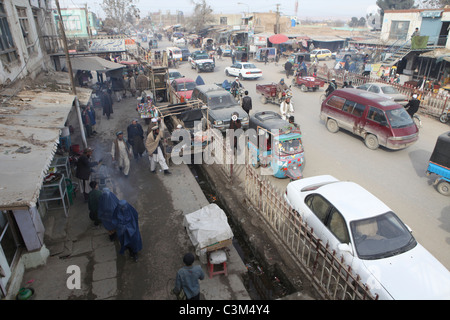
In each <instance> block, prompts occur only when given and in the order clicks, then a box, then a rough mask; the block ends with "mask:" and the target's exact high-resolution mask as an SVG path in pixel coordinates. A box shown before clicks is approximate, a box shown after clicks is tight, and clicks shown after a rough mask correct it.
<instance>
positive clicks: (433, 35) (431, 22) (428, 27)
mask: <svg viewBox="0 0 450 320" xmlns="http://www.w3.org/2000/svg"><path fill="white" fill-rule="evenodd" d="M441 28H442V21H441V19H438V18H425V17H423V18H422V25H421V27H420V35H421V36H428V43H432V44H433V45H437V43H438V41H439V33H440V32H441Z"/></svg>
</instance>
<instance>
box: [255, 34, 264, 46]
mask: <svg viewBox="0 0 450 320" xmlns="http://www.w3.org/2000/svg"><path fill="white" fill-rule="evenodd" d="M253 44H254V45H256V46H267V37H262V36H253Z"/></svg>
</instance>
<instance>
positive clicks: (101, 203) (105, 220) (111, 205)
mask: <svg viewBox="0 0 450 320" xmlns="http://www.w3.org/2000/svg"><path fill="white" fill-rule="evenodd" d="M102 191H103V192H102V195H101V196H100V198H99V200H98V218H99V219H100V220H101V221H102V224H103V226H104V227H105V229H106V230H108V233H109V239H110V240H111V241H113V240H114V239H115V237H116V225H115V223H114V222H113V214H114V210H115V209H116V207H117V205H118V204H119V199H117V197H116V195H115V194H114V193H112V192H111V190H110V189H109V188H103V190H102Z"/></svg>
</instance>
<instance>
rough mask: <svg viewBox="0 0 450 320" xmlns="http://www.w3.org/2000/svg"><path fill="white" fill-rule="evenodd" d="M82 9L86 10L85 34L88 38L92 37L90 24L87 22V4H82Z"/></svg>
mask: <svg viewBox="0 0 450 320" xmlns="http://www.w3.org/2000/svg"><path fill="white" fill-rule="evenodd" d="M84 11H85V12H86V29H87V34H88V37H89V38H92V31H91V25H90V22H89V11H88V5H87V3H85V4H84Z"/></svg>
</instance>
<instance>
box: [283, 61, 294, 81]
mask: <svg viewBox="0 0 450 320" xmlns="http://www.w3.org/2000/svg"><path fill="white" fill-rule="evenodd" d="M284 70H285V71H286V78H287V79H289V75H290V74H291V70H292V62H290V61H289V60H288V61H286V63H285V64H284Z"/></svg>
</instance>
